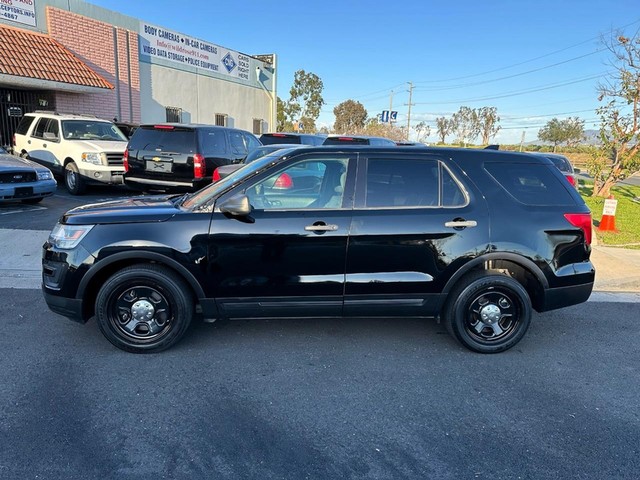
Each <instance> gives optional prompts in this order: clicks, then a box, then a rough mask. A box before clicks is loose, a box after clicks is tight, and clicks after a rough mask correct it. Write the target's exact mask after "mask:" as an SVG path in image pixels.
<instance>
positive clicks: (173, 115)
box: [167, 107, 182, 123]
mask: <svg viewBox="0 0 640 480" xmlns="http://www.w3.org/2000/svg"><path fill="white" fill-rule="evenodd" d="M167 122H172V123H180V122H182V109H181V108H178V107H167Z"/></svg>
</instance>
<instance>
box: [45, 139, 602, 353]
mask: <svg viewBox="0 0 640 480" xmlns="http://www.w3.org/2000/svg"><path fill="white" fill-rule="evenodd" d="M285 174H286V175H287V176H288V177H289V178H290V179H291V181H292V185H291V188H286V189H283V188H277V185H276V184H277V182H274V179H277V178H280V177H282V176H283V175H285ZM590 242H591V213H590V212H589V209H588V208H587V206H586V205H585V203H584V201H583V200H582V198H581V197H580V196H579V195H578V193H577V192H576V190H575V189H574V188H572V187H571V186H570V185H569V183H568V182H566V181H565V179H564V178H563V176H562V173H561V172H560V171H559V170H558V169H557V168H555V166H554V165H553V163H551V161H550V160H548V159H547V158H545V157H542V156H534V155H528V154H520V153H513V152H500V151H494V150H467V149H444V148H429V147H425V148H419V149H417V148H416V149H399V148H396V147H393V148H374V147H305V148H300V147H295V148H291V149H286V150H278V151H277V152H274V153H273V154H271V155H267V156H265V157H262V158H260V159H258V160H256V161H254V162H252V163H250V164H248V165H246V166H245V167H244V168H242V169H240V170H238V171H236V172H234V173H232V174H231V175H230V176H228V177H226V178H224V179H222V180H221V181H220V182H218V183H215V184H212V185H210V186H208V187H206V188H204V189H202V190H200V191H199V192H196V193H195V194H191V195H189V194H186V195H180V196H179V195H173V196H171V195H164V196H153V197H139V198H128V199H123V200H117V201H111V202H106V203H98V204H93V205H87V206H84V207H78V208H75V209H73V210H70V211H68V212H66V213H65V214H64V216H63V217H62V218H61V221H60V223H59V224H58V225H56V227H55V228H54V229H53V231H52V232H51V235H50V237H49V239H48V241H47V242H46V243H45V245H44V252H43V290H44V296H45V299H46V301H47V304H48V305H49V307H50V308H51V309H52V310H53V311H54V312H57V313H60V314H62V315H65V316H67V317H69V318H71V319H73V320H76V321H78V322H86V321H87V320H88V319H89V318H90V317H92V316H94V315H95V316H96V318H97V322H98V325H99V327H100V329H101V330H102V332H103V333H104V335H105V336H106V337H107V338H108V339H109V341H111V342H112V343H113V344H114V345H116V346H117V347H119V348H121V349H124V350H128V351H131V352H155V351H159V350H162V349H165V348H168V347H169V346H171V345H173V344H175V343H176V342H177V341H178V340H179V339H180V338H181V337H182V335H183V334H184V333H185V331H186V330H187V328H188V326H189V323H190V322H191V320H192V318H193V317H194V315H195V314H196V313H197V314H198V316H201V317H203V318H204V319H205V320H207V319H216V318H238V317H244V318H246V317H301V316H313V317H324V316H345V317H349V316H416V317H436V318H438V319H439V320H440V321H442V322H443V323H444V325H445V326H446V328H447V329H448V331H449V332H450V333H451V334H452V335H453V336H454V337H455V338H456V339H458V340H459V341H460V342H461V343H462V344H463V345H465V346H466V347H468V348H470V349H472V350H475V351H478V352H484V353H493V352H500V351H503V350H507V349H508V348H510V347H513V346H514V345H515V344H516V343H518V342H519V341H520V339H521V338H522V337H523V336H524V334H525V332H526V331H527V328H528V327H529V323H530V320H531V315H532V309H535V310H537V311H545V310H551V309H555V308H559V307H564V306H568V305H574V304H578V303H581V302H584V301H586V300H587V299H588V298H589V295H590V294H591V290H592V287H593V281H594V275H595V272H594V268H593V265H592V264H591V262H590V261H589V255H590V253H591V247H590Z"/></svg>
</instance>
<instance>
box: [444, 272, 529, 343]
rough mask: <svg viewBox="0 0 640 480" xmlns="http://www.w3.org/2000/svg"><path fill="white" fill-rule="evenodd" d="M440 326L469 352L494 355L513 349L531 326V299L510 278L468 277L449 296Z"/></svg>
mask: <svg viewBox="0 0 640 480" xmlns="http://www.w3.org/2000/svg"><path fill="white" fill-rule="evenodd" d="M448 298H449V300H448V301H447V305H446V307H445V310H444V318H443V321H444V324H445V326H446V328H447V330H448V331H449V333H450V334H451V335H453V337H454V338H456V339H457V340H458V341H459V342H460V343H462V344H463V345H464V346H465V347H467V348H469V349H470V350H473V351H476V352H480V353H498V352H503V351H505V350H508V349H510V348H511V347H513V346H514V345H516V344H517V343H518V342H519V341H520V340H522V337H523V336H524V334H525V333H526V332H527V329H528V328H529V325H530V323H531V313H532V307H531V299H530V298H529V294H528V293H527V291H526V290H525V289H524V287H523V286H522V285H521V284H520V283H519V282H518V281H517V280H514V279H513V278H511V277H509V276H507V275H502V274H495V273H484V272H483V273H478V274H472V275H469V276H468V277H466V278H464V279H462V280H461V282H460V283H459V284H458V285H457V286H456V287H455V288H454V289H453V290H452V291H451V292H450V294H449V297H448Z"/></svg>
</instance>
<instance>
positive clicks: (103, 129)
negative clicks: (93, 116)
mask: <svg viewBox="0 0 640 480" xmlns="http://www.w3.org/2000/svg"><path fill="white" fill-rule="evenodd" d="M62 135H63V136H64V138H65V139H66V140H109V141H116V142H126V141H127V137H125V136H124V135H123V134H122V132H121V131H120V130H119V129H118V127H116V126H115V125H114V124H113V123H109V122H100V121H95V120H63V121H62Z"/></svg>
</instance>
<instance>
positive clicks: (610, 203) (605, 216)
mask: <svg viewBox="0 0 640 480" xmlns="http://www.w3.org/2000/svg"><path fill="white" fill-rule="evenodd" d="M617 206H618V201H617V200H614V198H613V195H609V198H607V199H606V200H605V201H604V208H603V209H602V219H601V220H600V226H599V227H598V230H600V231H601V232H617V230H616V207H617Z"/></svg>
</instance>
